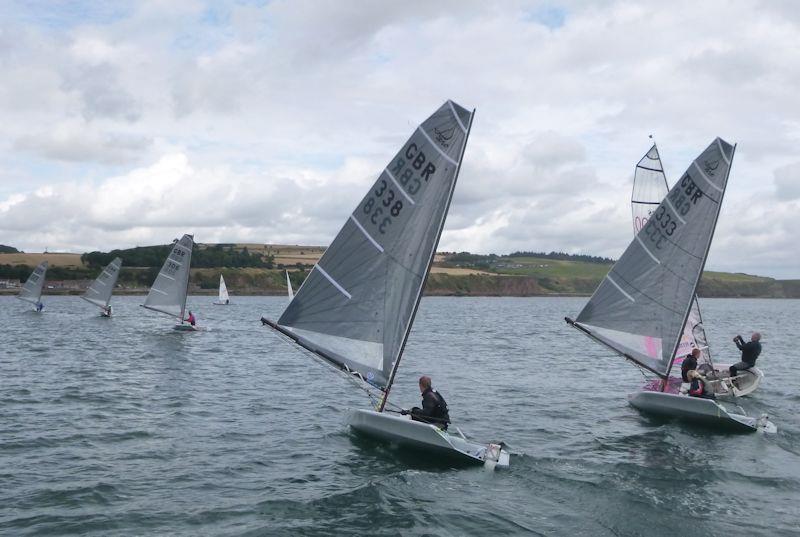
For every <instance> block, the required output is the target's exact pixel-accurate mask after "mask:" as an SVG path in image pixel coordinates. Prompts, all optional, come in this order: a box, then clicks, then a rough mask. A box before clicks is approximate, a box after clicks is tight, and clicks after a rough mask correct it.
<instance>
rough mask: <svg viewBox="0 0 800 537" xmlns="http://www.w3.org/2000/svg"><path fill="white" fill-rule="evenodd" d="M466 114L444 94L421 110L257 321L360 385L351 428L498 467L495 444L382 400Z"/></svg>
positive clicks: (448, 192)
mask: <svg viewBox="0 0 800 537" xmlns="http://www.w3.org/2000/svg"><path fill="white" fill-rule="evenodd" d="M473 114H474V110H473V113H470V112H469V111H468V110H466V109H464V108H462V107H461V106H459V105H457V104H455V103H454V102H452V101H447V102H446V103H444V104H443V105H442V106H441V107H440V108H439V109H438V110H437V111H436V112H434V113H433V115H431V116H430V117H429V118H428V119H426V120H425V121H424V122H423V123H422V124H421V125H420V126H419V127H418V128H417V129H416V131H415V132H414V134H413V135H412V136H411V138H410V139H409V140H408V141H407V142H406V143H405V144H404V145H403V147H402V149H401V150H400V152H399V153H398V154H397V155H396V156H395V157H394V159H393V160H392V161H391V163H390V164H389V165H388V166H387V167H386V168H385V169H384V170H383V171H382V172H381V174H380V175H379V176H378V179H377V181H376V182H375V184H374V185H373V186H372V188H370V190H369V191H368V192H367V194H366V196H365V197H364V198H363V199H362V200H361V202H360V203H359V205H358V207H357V208H356V209H355V211H353V212H352V213H351V214H350V216H349V217H348V219H347V220H346V221H345V224H344V227H343V228H342V229H341V231H340V232H339V234H338V235H337V236H336V238H335V239H334V240H333V242H332V243H331V245H330V247H328V249H327V250H325V253H324V254H323V256H322V257H321V258H320V260H319V262H318V263H317V264H316V265H315V266H314V268H313V269H312V270H311V272H310V273H309V275H308V277H307V278H306V279H305V281H304V282H303V284H302V285H301V286H300V288H299V289H298V291H297V293H296V294H295V295H294V298H293V299H292V301H291V302H290V303H289V305H288V306H287V308H286V310H285V311H284V312H283V314H282V315H281V317H280V318H279V319H278V321H277V322H275V321H272V320H269V319H265V318H262V319H261V320H262V323H263V324H265V325H269V326H270V327H271V328H273V329H275V330H276V331H278V332H279V333H280V334H282V335H284V336H286V337H288V338H289V339H291V340H292V341H293V342H295V343H296V344H297V345H299V346H300V347H302V348H304V349H306V350H308V351H310V352H311V353H313V354H314V355H315V356H316V357H317V358H319V359H321V360H322V361H324V362H325V363H327V364H329V365H331V366H333V367H335V368H336V369H338V370H340V371H343V372H345V373H346V374H347V377H348V378H350V379H351V380H353V381H354V383H355V384H356V385H358V386H359V387H361V388H363V389H365V390H366V391H367V393H368V395H369V396H370V398H371V399H372V400H373V402H374V404H375V408H374V409H373V410H360V409H359V410H355V411H353V412H351V414H350V416H349V425H350V427H351V428H352V429H353V430H354V431H356V432H358V433H362V434H366V435H369V436H372V437H375V438H378V439H382V440H388V441H391V442H394V443H397V444H400V445H403V446H408V447H412V448H416V449H419V450H423V451H425V452H429V453H440V454H443V455H446V456H450V457H454V458H456V459H460V460H464V461H470V462H475V463H480V464H485V465H487V466H490V467H492V468H493V467H494V466H495V465H497V466H508V463H509V455H508V452H507V451H506V450H505V449H504V448H503V446H502V444H482V443H478V442H473V441H471V440H468V439H467V438H466V437H464V436H463V435H462V436H457V435H455V434H452V433H448V432H447V431H445V430H443V429H440V428H439V427H437V426H436V425H433V424H430V423H423V422H420V421H412V420H411V419H410V417H409V416H405V415H400V414H399V412H398V411H399V410H400V407H397V406H396V405H392V404H390V403H389V402H388V399H389V393H390V391H391V388H392V385H393V383H394V380H395V377H396V374H397V371H398V366H399V364H400V359H401V358H402V355H403V350H404V348H405V344H406V341H407V339H408V335H409V333H410V331H411V326H412V324H413V322H414V317H415V315H416V312H417V308H418V306H419V302H420V299H421V297H422V291H423V288H424V286H425V282H426V280H427V277H428V274H429V272H430V267H431V264H432V263H433V258H434V255H435V253H436V246H437V245H438V242H439V238H440V236H441V233H442V229H443V227H444V222H445V218H446V216H447V212H448V209H449V206H450V201H451V199H452V196H453V190H454V188H455V184H456V179H457V177H458V172H459V169H460V165H461V161H462V158H463V156H464V150H465V148H466V143H467V138H468V135H469V129H470V127H471V125H472V117H473ZM445 134H446V136H445ZM287 284H288V282H287ZM390 407H393V408H390ZM453 428H454V429H456V430H457V427H453Z"/></svg>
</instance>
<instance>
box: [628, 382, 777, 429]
mask: <svg viewBox="0 0 800 537" xmlns="http://www.w3.org/2000/svg"><path fill="white" fill-rule="evenodd" d="M628 401H629V402H630V404H631V406H633V407H634V408H636V409H638V410H641V411H642V412H646V413H649V414H654V415H658V416H663V417H667V418H677V419H680V420H683V421H688V422H691V423H697V424H703V425H711V426H715V427H720V428H726V429H733V430H737V431H757V430H764V431H766V432H774V431H777V428H776V427H775V425H774V424H772V423H771V422H770V421H769V420H767V419H766V416H762V417H761V418H753V417H750V416H745V415H743V414H734V413H732V412H729V411H728V409H726V408H725V407H724V406H722V405H721V404H719V403H717V402H716V401H713V400H711V399H703V398H700V397H690V396H688V395H681V394H673V393H664V392H656V391H645V390H642V391H637V392H634V393H632V394H631V395H629V396H628ZM771 429H774V431H773V430H771Z"/></svg>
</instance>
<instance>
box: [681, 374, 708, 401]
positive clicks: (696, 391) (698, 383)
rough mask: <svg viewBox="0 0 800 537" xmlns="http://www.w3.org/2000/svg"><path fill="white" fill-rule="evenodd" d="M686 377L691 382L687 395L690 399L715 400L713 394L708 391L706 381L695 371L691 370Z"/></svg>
mask: <svg viewBox="0 0 800 537" xmlns="http://www.w3.org/2000/svg"><path fill="white" fill-rule="evenodd" d="M687 377H688V378H689V380H690V381H691V384H690V385H689V395H690V396H691V397H700V398H702V399H715V397H714V393H713V392H712V391H711V390H709V389H708V385H707V384H706V379H705V377H703V375H701V374H700V373H698V372H697V371H696V370H691V371H689V372H688V373H687Z"/></svg>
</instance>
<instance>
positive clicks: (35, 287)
mask: <svg viewBox="0 0 800 537" xmlns="http://www.w3.org/2000/svg"><path fill="white" fill-rule="evenodd" d="M48 266H49V264H48V263H47V261H42V262H41V263H39V265H38V266H37V267H36V268H35V269H33V272H32V273H31V275H30V276H28V279H27V280H25V283H24V284H23V285H22V290H21V291H20V292H19V295H17V298H18V299H20V300H24V301H25V302H30V303H31V304H38V303H39V300H40V299H41V298H42V288H43V287H44V279H45V276H46V275H47V267H48Z"/></svg>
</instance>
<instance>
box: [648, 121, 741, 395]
mask: <svg viewBox="0 0 800 537" xmlns="http://www.w3.org/2000/svg"><path fill="white" fill-rule="evenodd" d="M717 143H718V144H720V142H719V137H717ZM719 152H720V155H721V156H722V158H723V159H724V158H725V151H724V149H723V148H722V144H720V148H719ZM735 154H736V144H733V151H731V159H730V164H729V165H728V171H727V173H726V174H725V187H724V188H723V190H722V193H721V194H720V196H719V207H720V208H719V210H718V211H717V214H716V215H715V216H714V225H713V226H712V227H711V234H710V235H709V236H708V243H707V244H706V255H705V256H704V257H703V263H702V264H701V265H700V271H699V272H698V273H697V278H696V279H695V281H694V290H693V291H692V300H690V301H689V304H687V306H686V311H685V312H684V314H683V324H682V325H681V331H680V334H681V336H682V335H683V331H684V330H685V329H686V321H687V320H688V319H689V311H691V309H692V303H693V302H694V300H695V298H696V297H697V288H698V287H699V286H700V278H702V277H703V271H704V270H705V268H706V261H708V252H709V250H710V249H711V241H713V240H714V233H715V232H716V231H717V221H718V220H719V213H720V212H722V201H723V200H724V199H725V192H726V191H727V190H728V178H729V177H730V175H731V169H732V168H733V157H734V155H735ZM680 342H681V337H680V336H679V337H678V339H677V340H676V341H675V345H673V347H672V354H671V355H670V356H671V358H670V360H669V365H667V371H666V373H665V375H664V382H663V383H662V384H661V391H664V390H665V389H666V387H667V383H666V379H668V378H669V373H670V370H671V369H672V364H673V362H675V353H676V352H677V351H678V345H680Z"/></svg>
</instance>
